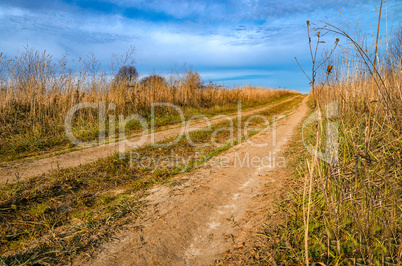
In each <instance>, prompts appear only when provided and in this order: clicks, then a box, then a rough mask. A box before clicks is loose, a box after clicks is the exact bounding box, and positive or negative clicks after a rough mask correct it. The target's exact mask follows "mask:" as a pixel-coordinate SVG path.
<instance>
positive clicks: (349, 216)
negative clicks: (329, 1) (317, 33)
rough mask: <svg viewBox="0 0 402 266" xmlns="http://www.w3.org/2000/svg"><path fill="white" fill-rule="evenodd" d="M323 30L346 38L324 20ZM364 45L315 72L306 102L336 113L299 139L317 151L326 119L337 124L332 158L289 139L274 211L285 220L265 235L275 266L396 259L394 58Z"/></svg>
mask: <svg viewBox="0 0 402 266" xmlns="http://www.w3.org/2000/svg"><path fill="white" fill-rule="evenodd" d="M324 29H327V30H328V29H329V31H330V32H336V33H338V34H340V35H341V36H342V37H346V38H348V35H347V34H346V33H345V32H343V31H342V30H339V29H337V28H335V27H333V26H331V25H327V26H326V28H324ZM324 29H323V28H321V29H320V30H322V31H323V30H324ZM353 41H354V40H353ZM353 41H352V43H353ZM374 43H375V40H374ZM359 47H363V48H362V49H360V48H359ZM373 47H375V45H373ZM366 49H370V48H368V47H365V46H363V45H361V46H359V44H358V43H357V42H356V43H353V47H352V49H348V50H342V51H341V53H342V54H341V55H342V56H341V57H340V58H341V59H339V60H338V61H336V62H335V64H333V65H330V64H329V63H328V62H327V63H326V64H324V65H323V67H322V71H321V72H319V73H318V75H321V76H320V78H318V79H317V80H316V83H315V84H314V85H315V86H313V90H312V92H311V105H312V108H314V109H315V110H316V111H317V110H320V111H321V113H322V114H323V115H324V116H325V114H326V111H325V106H327V105H328V104H330V103H332V102H336V106H337V108H338V114H337V115H336V116H335V117H331V118H324V117H323V119H322V120H320V121H317V122H316V123H313V124H310V126H308V127H307V128H305V129H304V140H305V141H306V142H307V144H309V145H311V146H313V147H314V146H315V147H318V149H319V150H320V151H322V152H325V148H326V145H327V141H328V139H327V134H328V128H327V125H328V124H329V123H332V122H334V121H335V122H337V123H338V127H337V128H338V135H339V140H338V144H339V146H338V152H339V162H338V163H337V164H329V163H327V162H325V161H323V160H319V159H316V158H315V157H313V158H312V155H311V154H309V153H308V152H307V150H306V148H305V147H304V145H303V142H302V141H300V139H301V138H302V136H301V135H299V136H298V137H297V140H295V141H294V142H293V147H291V148H290V150H289V159H290V162H291V165H292V167H293V169H294V173H295V175H294V176H293V179H292V182H293V185H291V188H293V189H294V191H292V192H291V193H290V197H289V198H288V199H287V200H286V201H283V202H282V203H281V204H280V205H279V206H280V208H279V210H278V211H279V212H282V213H286V223H285V224H284V226H283V227H282V228H279V229H278V228H277V229H275V230H273V229H272V228H271V229H270V230H269V231H270V232H271V233H270V235H267V245H268V246H269V247H270V250H271V254H273V255H274V258H275V261H276V262H277V264H278V265H296V264H298V265H305V264H306V263H307V262H308V263H312V262H321V263H323V264H325V265H401V263H402V208H401V206H402V128H401V120H402V75H401V74H402V67H401V61H400V59H399V61H392V60H390V59H391V58H395V57H394V56H393V55H392V54H391V55H390V54H389V53H385V55H384V57H381V56H378V58H380V59H381V60H380V59H377V60H370V56H369V55H368V54H366V53H365V52H364V51H365V50H366ZM376 49H377V48H376ZM362 51H363V54H362ZM353 52H356V54H353ZM324 60H325V58H324ZM332 61H333V60H332ZM374 61H377V62H376V63H374ZM329 66H331V70H333V69H335V71H332V72H331V71H328V69H330V68H329ZM313 74H314V73H313ZM310 177H311V179H310ZM307 217H309V219H308V218H307ZM279 251H280V252H279ZM306 251H307V252H308V253H306ZM269 256H271V255H269Z"/></svg>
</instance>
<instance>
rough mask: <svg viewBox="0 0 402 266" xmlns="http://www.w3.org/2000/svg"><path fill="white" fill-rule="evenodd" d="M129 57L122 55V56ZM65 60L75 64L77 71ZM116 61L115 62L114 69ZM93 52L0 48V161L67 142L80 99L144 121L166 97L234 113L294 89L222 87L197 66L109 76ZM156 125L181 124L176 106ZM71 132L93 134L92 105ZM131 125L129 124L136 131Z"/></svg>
mask: <svg viewBox="0 0 402 266" xmlns="http://www.w3.org/2000/svg"><path fill="white" fill-rule="evenodd" d="M126 61H127V60H126ZM69 65H75V66H76V67H75V68H74V69H71V68H69ZM118 67H119V66H118V65H116V64H114V68H118ZM114 74H115V73H113V72H112V73H109V72H108V73H107V72H105V71H103V70H102V68H101V65H100V63H99V62H98V61H97V60H96V59H95V57H94V56H93V55H91V56H89V57H88V58H87V59H85V60H82V59H79V60H78V61H72V62H70V61H68V58H67V57H63V58H62V59H60V60H54V59H53V58H52V56H51V55H49V54H48V53H46V52H43V53H40V52H38V51H35V50H33V49H30V48H26V49H25V50H24V51H23V52H22V53H21V54H20V55H19V56H16V57H11V58H10V57H7V56H6V55H4V54H0V99H1V101H0V151H1V153H0V154H1V159H2V160H11V159H15V158H19V157H24V156H29V155H31V154H36V153H38V152H41V151H44V150H49V149H55V148H57V147H59V148H60V147H64V148H65V147H71V145H70V144H69V142H68V140H67V138H66V136H65V134H64V119H65V117H66V114H67V112H68V110H69V109H70V108H71V107H72V106H74V105H76V104H79V103H83V102H95V103H98V102H100V101H103V102H105V103H106V104H107V105H106V106H108V104H109V103H114V104H115V105H116V108H115V110H109V109H108V112H107V115H110V114H112V115H116V116H117V115H124V116H128V115H130V114H133V113H136V114H139V115H141V116H144V117H145V118H146V119H149V116H150V112H151V105H152V104H153V103H158V102H167V103H171V104H174V105H177V106H179V107H181V108H182V110H183V111H184V113H185V114H186V116H191V115H193V114H197V113H205V114H207V115H208V114H213V113H217V112H220V111H222V112H224V111H230V110H232V111H234V110H235V104H236V103H237V102H238V101H242V103H243V105H244V106H246V107H247V106H249V107H250V106H257V105H260V104H264V103H267V102H269V101H272V100H273V99H274V98H279V97H284V96H286V95H290V94H292V93H294V92H290V91H287V90H280V89H272V90H268V89H261V88H253V87H242V88H231V89H227V88H223V87H221V86H217V85H214V84H209V85H205V84H204V82H203V81H202V79H201V77H200V75H199V74H198V73H197V72H192V71H186V72H181V73H180V72H178V73H172V74H171V75H170V76H169V77H168V78H161V77H159V78H148V79H146V80H145V82H144V81H143V82H141V81H134V82H128V81H126V80H121V79H119V80H118V79H114V78H113V76H114ZM156 111H157V118H156V119H157V121H156V124H157V126H158V125H163V124H172V123H177V122H179V121H178V119H179V116H178V114H177V113H176V111H175V110H173V109H171V108H170V109H169V108H157V110H156ZM74 123H75V124H74V133H75V135H76V136H77V137H78V138H79V139H82V140H94V139H96V137H97V136H98V115H97V111H96V110H91V109H86V110H85V111H83V112H79V113H78V114H77V115H76V117H75V118H74ZM137 127H138V125H131V128H128V131H130V129H132V130H135V129H137Z"/></svg>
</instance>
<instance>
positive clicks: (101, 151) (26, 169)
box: [0, 97, 294, 184]
mask: <svg viewBox="0 0 402 266" xmlns="http://www.w3.org/2000/svg"><path fill="white" fill-rule="evenodd" d="M293 98H294V97H292V98H290V99H287V100H285V101H281V102H279V103H276V104H272V105H269V106H266V107H263V108H259V109H255V110H251V111H246V112H242V113H241V115H242V116H248V115H252V114H256V113H259V112H261V111H264V110H267V109H270V108H272V107H274V106H277V105H279V104H281V103H283V102H287V101H290V100H292V99H293ZM236 117H237V115H234V116H231V118H232V119H233V118H236ZM226 119H227V118H218V119H214V120H211V125H214V124H217V123H220V122H223V121H225V120H226ZM201 121H202V122H198V123H193V124H191V125H190V126H189V127H188V128H187V129H186V131H187V132H191V131H194V130H197V129H199V128H203V127H206V126H208V124H207V122H206V121H205V120H201ZM196 122H197V121H196ZM183 133H184V132H182V128H181V127H176V128H172V129H168V130H165V131H160V132H156V133H155V134H154V141H155V142H159V141H162V140H164V139H167V138H171V137H175V136H178V135H180V134H183ZM140 138H141V137H135V138H132V139H128V140H124V141H120V142H115V143H110V144H106V145H102V146H97V147H93V148H87V149H82V150H78V151H73V152H69V153H66V154H61V155H57V156H54V157H50V158H44V159H39V160H34V161H20V162H17V163H10V164H9V165H6V166H2V167H0V184H1V183H7V182H13V181H15V180H16V179H19V180H23V179H26V178H29V177H33V176H39V175H41V174H44V173H47V172H50V171H52V170H56V169H63V168H68V167H75V166H79V165H84V164H89V163H92V162H95V161H97V160H99V159H102V158H106V157H108V156H110V155H112V154H114V153H116V152H117V151H118V150H119V147H120V146H124V149H125V150H126V151H127V150H130V149H136V148H139V147H141V146H145V145H149V144H151V137H150V134H148V135H145V138H146V141H145V142H144V143H142V144H141V145H140V144H136V142H138V141H139V140H140Z"/></svg>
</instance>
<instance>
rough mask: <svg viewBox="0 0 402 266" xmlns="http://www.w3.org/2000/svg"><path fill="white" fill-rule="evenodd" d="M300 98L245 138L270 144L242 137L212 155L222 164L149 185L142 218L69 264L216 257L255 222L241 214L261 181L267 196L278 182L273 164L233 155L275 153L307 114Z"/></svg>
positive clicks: (188, 261) (200, 261)
mask: <svg viewBox="0 0 402 266" xmlns="http://www.w3.org/2000/svg"><path fill="white" fill-rule="evenodd" d="M306 102H307V98H305V99H304V100H303V101H302V103H301V105H300V106H299V107H298V108H297V109H296V110H294V111H293V112H292V113H291V114H290V115H289V116H288V117H286V118H284V119H282V120H280V121H279V122H277V124H276V125H275V127H271V128H276V132H271V131H269V130H264V131H262V132H260V133H258V134H257V135H255V136H253V137H252V138H250V140H251V141H252V142H253V143H265V142H266V141H267V140H274V139H276V141H275V144H276V145H270V146H269V147H256V146H255V145H251V144H250V143H248V142H243V143H242V144H241V145H237V146H235V147H232V148H231V149H229V150H228V151H227V152H225V153H224V154H222V155H220V156H218V157H216V158H215V161H219V159H221V158H223V157H225V158H229V162H228V163H227V165H229V166H228V167H206V168H204V167H202V168H199V169H196V170H194V171H193V172H191V173H189V174H186V175H183V176H180V177H177V179H176V181H178V182H177V183H181V184H182V185H179V186H175V187H169V186H166V185H158V186H155V187H154V188H153V189H152V190H150V191H149V194H148V196H147V197H146V201H147V206H146V207H145V210H144V218H143V219H141V220H140V221H139V222H134V223H133V224H132V225H130V226H129V227H128V228H126V229H125V230H123V231H122V232H120V233H119V234H118V235H117V236H116V237H117V240H112V241H110V242H108V243H106V244H104V245H102V246H101V248H99V250H98V251H97V252H96V253H95V254H94V256H93V257H92V259H90V260H89V261H88V260H87V259H86V258H84V257H79V258H77V259H76V260H75V262H74V263H73V264H74V265H84V264H85V265H88V264H90V265H210V264H213V263H214V262H215V260H217V259H220V258H222V256H223V254H224V252H225V251H227V250H228V249H229V248H230V247H232V246H236V245H239V241H242V237H241V235H242V234H243V233H244V232H245V231H247V230H250V229H252V228H254V227H256V226H258V224H256V221H254V220H253V219H251V220H250V219H247V217H248V216H249V215H250V213H253V211H254V210H255V200H254V199H255V198H256V197H257V196H258V195H259V193H263V191H264V190H263V189H262V188H263V186H264V185H268V186H269V188H270V190H271V191H272V194H271V195H272V197H274V196H275V195H277V194H278V193H276V192H275V191H279V190H280V189H282V186H283V184H281V182H282V181H283V178H282V179H281V178H279V177H278V178H276V177H275V176H273V175H272V174H273V173H275V171H272V169H274V167H269V166H267V165H253V164H251V165H250V164H249V165H248V166H246V167H240V161H239V164H238V165H237V166H236V160H237V159H236V158H240V160H242V159H244V156H249V158H255V157H259V158H265V157H267V156H269V155H271V156H272V155H273V154H274V156H279V155H280V154H281V152H282V151H283V149H284V147H285V146H286V144H287V142H288V141H289V139H290V138H291V136H292V135H293V132H294V130H296V129H297V126H298V125H299V124H300V123H301V121H302V119H303V118H304V117H305V116H306V115H307V113H308V107H307V104H306ZM273 134H275V135H273ZM272 144H273V143H272ZM247 154H248V155H247ZM242 156H243V157H242ZM243 166H244V165H243ZM271 166H272V165H271ZM265 190H266V189H265ZM275 200H277V199H272V202H271V204H272V206H273V204H274V202H275ZM272 206H267V208H269V207H272ZM138 228H140V229H138Z"/></svg>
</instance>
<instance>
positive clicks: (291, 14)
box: [0, 0, 402, 92]
mask: <svg viewBox="0 0 402 266" xmlns="http://www.w3.org/2000/svg"><path fill="white" fill-rule="evenodd" d="M379 3H380V1H379V0H378V1H370V0H328V1H324V0H313V1H299V0H293V1H292V0H283V1H272V0H267V1H261V0H237V1H235V0H225V1H212V0H205V1H190V0H165V1H155V0H114V1H112V0H104V1H92V0H84V1H78V0H55V1H50V0H40V1H33V0H30V1H29V0H12V1H10V0H7V1H4V0H0V49H1V51H2V52H4V53H6V54H8V55H15V54H16V53H17V50H18V49H20V50H21V49H22V48H23V47H24V46H26V45H29V46H30V47H34V48H35V49H38V50H41V51H43V50H47V51H48V52H49V53H50V54H52V55H54V57H56V58H57V57H60V56H62V55H63V54H64V53H66V52H67V53H68V54H69V55H70V57H71V58H78V57H80V56H81V57H85V56H87V55H88V53H89V52H93V53H94V54H95V56H96V58H97V59H98V60H99V61H100V62H102V64H103V65H104V66H107V65H109V64H110V57H111V55H112V54H113V53H119V54H122V53H124V52H125V51H127V49H128V48H129V47H130V45H134V46H135V48H136V53H135V59H136V67H137V69H138V71H139V72H140V74H142V75H146V74H149V73H153V72H157V73H169V72H170V71H171V70H172V69H173V68H174V67H175V66H183V65H184V64H186V65H187V66H190V67H191V69H192V70H195V71H198V72H199V73H200V74H201V75H202V77H203V78H204V79H205V80H212V81H220V82H224V83H225V84H227V85H245V84H251V85H255V86H267V87H279V86H281V87H286V88H289V89H296V90H299V91H302V92H307V91H308V86H309V85H308V81H307V79H306V78H305V77H304V75H303V73H302V72H301V71H300V69H299V68H298V66H297V64H296V62H295V60H294V57H297V58H298V59H299V61H300V62H301V64H302V66H303V67H305V68H306V69H309V68H310V65H309V62H310V60H309V52H308V44H307V37H306V20H310V21H311V22H313V23H314V22H316V23H318V22H319V21H320V20H324V21H329V22H331V23H333V24H335V25H339V26H341V27H345V25H346V24H345V21H347V22H348V24H349V25H351V26H352V27H354V26H355V25H356V23H359V27H360V28H361V29H362V30H363V31H364V32H367V33H368V34H369V36H370V34H371V33H372V32H373V31H375V28H376V17H377V16H378V15H377V13H376V8H377V11H378V7H379V6H378V5H379ZM401 9H402V3H401V1H400V0H388V1H387V2H386V3H385V4H384V13H383V20H382V23H383V24H382V29H381V31H382V33H383V34H384V33H385V32H386V30H388V31H390V30H391V28H392V25H397V24H398V23H399V22H400V21H401V20H402V12H401ZM341 13H342V14H341ZM334 38H335V37H334ZM342 41H343V40H342V39H341V42H342Z"/></svg>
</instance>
